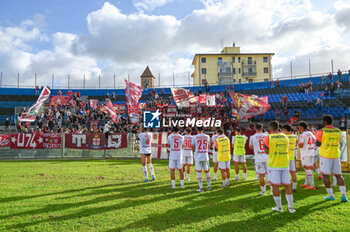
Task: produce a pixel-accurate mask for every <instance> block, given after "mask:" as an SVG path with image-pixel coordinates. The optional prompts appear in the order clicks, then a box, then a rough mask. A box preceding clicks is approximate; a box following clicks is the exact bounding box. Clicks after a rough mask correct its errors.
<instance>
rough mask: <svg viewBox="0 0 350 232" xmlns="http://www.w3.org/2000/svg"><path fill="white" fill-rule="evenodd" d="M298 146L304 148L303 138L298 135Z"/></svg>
mask: <svg viewBox="0 0 350 232" xmlns="http://www.w3.org/2000/svg"><path fill="white" fill-rule="evenodd" d="M298 146H299V147H300V148H303V147H304V138H303V137H302V136H301V135H300V141H299V144H298Z"/></svg>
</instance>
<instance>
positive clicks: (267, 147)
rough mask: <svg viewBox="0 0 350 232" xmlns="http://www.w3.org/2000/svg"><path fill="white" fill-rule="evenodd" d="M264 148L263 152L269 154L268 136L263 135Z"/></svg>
mask: <svg viewBox="0 0 350 232" xmlns="http://www.w3.org/2000/svg"><path fill="white" fill-rule="evenodd" d="M264 148H265V154H267V155H269V152H270V149H269V136H265V139H264Z"/></svg>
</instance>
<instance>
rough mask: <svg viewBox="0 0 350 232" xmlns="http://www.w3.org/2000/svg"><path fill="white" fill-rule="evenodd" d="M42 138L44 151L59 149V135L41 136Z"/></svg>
mask: <svg viewBox="0 0 350 232" xmlns="http://www.w3.org/2000/svg"><path fill="white" fill-rule="evenodd" d="M42 137H43V140H44V142H43V148H44V149H61V144H62V142H61V134H59V133H54V134H43V135H42Z"/></svg>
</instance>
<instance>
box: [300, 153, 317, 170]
mask: <svg viewBox="0 0 350 232" xmlns="http://www.w3.org/2000/svg"><path fill="white" fill-rule="evenodd" d="M314 160H315V156H304V157H301V165H302V166H303V167H304V168H312V167H313V166H314V163H315V161H314Z"/></svg>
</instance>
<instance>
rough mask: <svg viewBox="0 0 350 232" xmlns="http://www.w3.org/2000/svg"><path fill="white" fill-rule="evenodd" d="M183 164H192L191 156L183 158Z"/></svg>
mask: <svg viewBox="0 0 350 232" xmlns="http://www.w3.org/2000/svg"><path fill="white" fill-rule="evenodd" d="M182 163H183V164H191V165H192V164H193V156H184V157H183V161H182Z"/></svg>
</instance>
